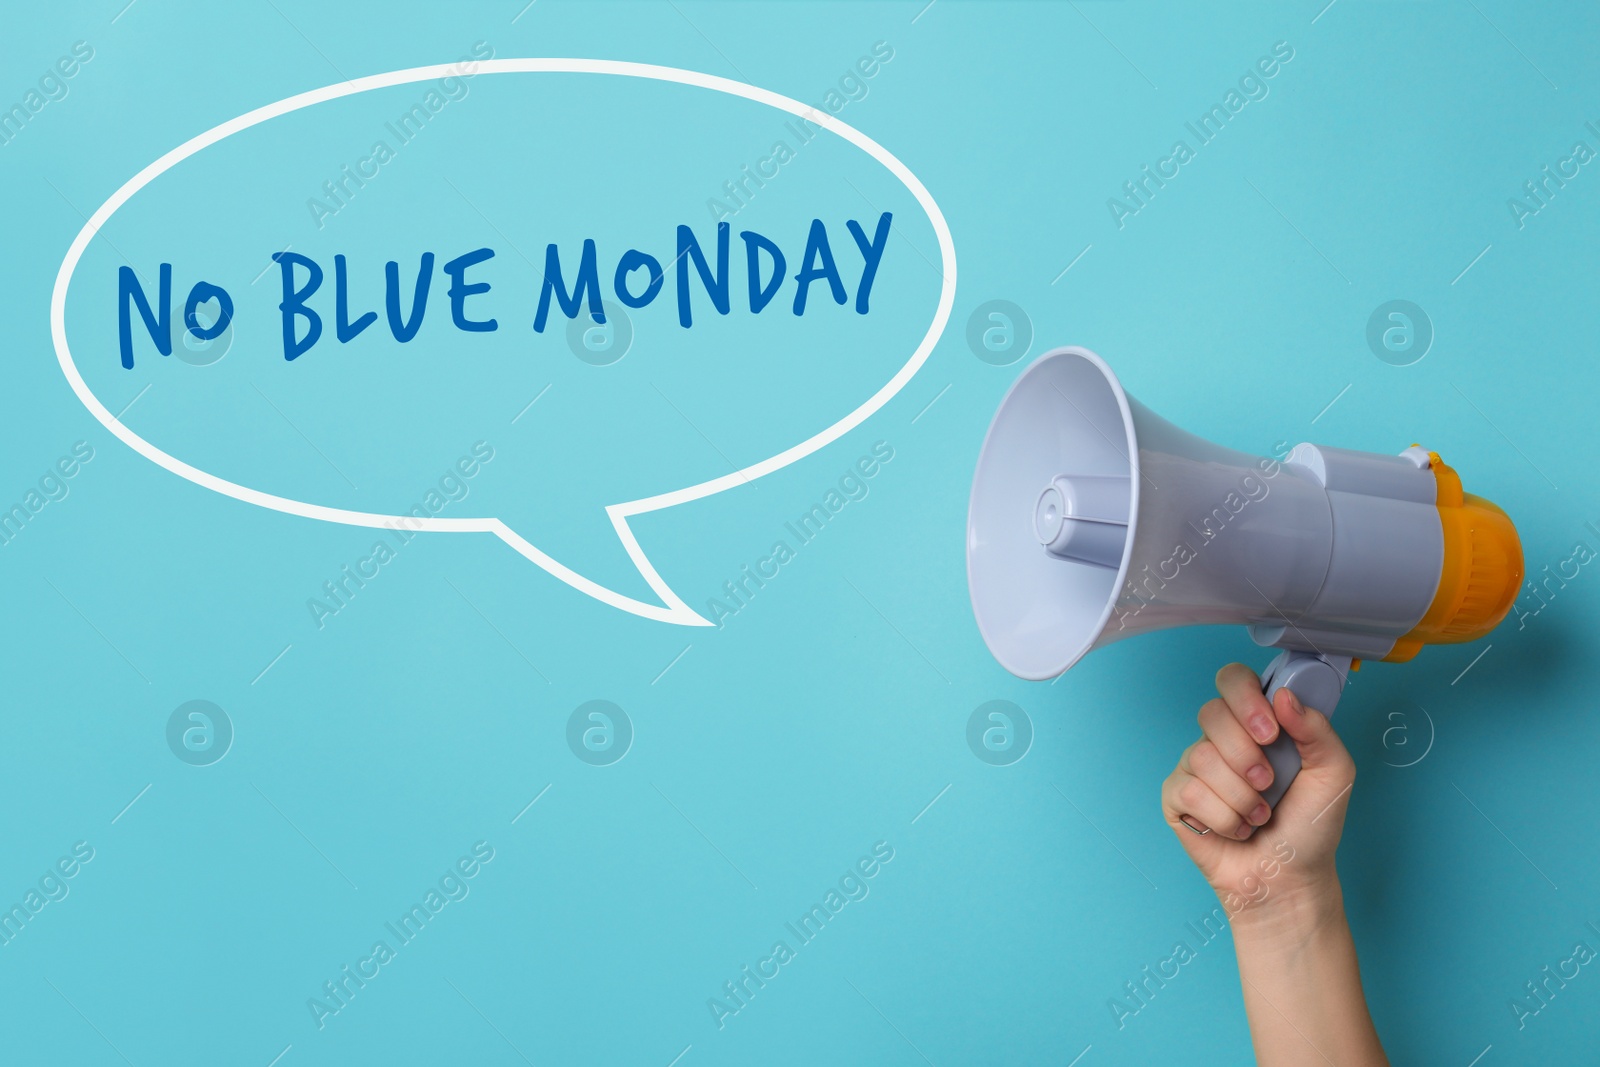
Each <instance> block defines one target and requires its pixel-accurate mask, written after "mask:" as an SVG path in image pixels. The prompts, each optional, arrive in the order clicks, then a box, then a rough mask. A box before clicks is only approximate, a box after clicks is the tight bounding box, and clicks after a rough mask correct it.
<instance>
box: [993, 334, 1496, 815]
mask: <svg viewBox="0 0 1600 1067" xmlns="http://www.w3.org/2000/svg"><path fill="white" fill-rule="evenodd" d="M967 581H968V585H969V589H970V592H971V595H972V610H973V614H974V615H976V617H977V621H978V629H979V630H980V631H981V632H982V633H983V639H984V641H985V642H986V643H987V644H988V646H989V649H990V651H991V652H993V653H994V656H995V658H996V659H998V660H999V661H1000V664H1001V665H1002V666H1004V667H1005V668H1006V669H1007V670H1009V671H1011V672H1012V673H1013V674H1016V675H1018V676H1020V677H1023V678H1029V679H1034V680H1043V679H1047V678H1054V677H1055V676H1057V675H1059V674H1060V673H1061V672H1063V671H1065V670H1066V669H1067V668H1069V667H1071V666H1072V665H1073V664H1074V663H1076V662H1078V660H1079V659H1080V658H1082V657H1083V655H1084V654H1085V653H1087V652H1089V651H1090V650H1091V649H1095V648H1100V647H1103V646H1105V645H1107V644H1110V643H1111V642H1112V641H1116V640H1120V639H1121V638H1124V637H1129V636H1132V635H1134V634H1140V633H1145V632H1148V631H1150V630H1160V629H1165V628H1167V627H1170V626H1187V625H1192V624H1200V623H1209V624H1217V623H1233V624H1238V625H1241V626H1247V627H1249V630H1250V636H1251V637H1252V638H1254V640H1255V641H1256V643H1257V644H1260V645H1263V646H1266V647H1271V648H1278V649H1282V650H1283V651H1281V652H1280V653H1279V655H1278V657H1277V658H1276V659H1274V660H1273V661H1272V663H1271V665H1269V666H1268V667H1267V669H1266V671H1265V673H1264V674H1263V675H1262V688H1263V690H1264V691H1265V692H1266V695H1267V698H1268V699H1269V700H1270V699H1271V698H1272V695H1273V694H1274V693H1275V692H1277V690H1278V689H1280V688H1282V687H1284V686H1288V687H1289V688H1290V689H1291V691H1293V693H1294V694H1295V695H1296V696H1297V697H1299V698H1300V700H1301V701H1302V702H1303V703H1304V704H1306V705H1307V706H1309V707H1313V708H1316V709H1317V710H1319V711H1321V712H1324V713H1326V714H1331V713H1332V712H1333V710H1334V707H1335V705H1337V703H1338V701H1339V696H1340V694H1341V693H1342V692H1343V690H1344V684H1345V678H1346V675H1347V673H1348V672H1349V671H1351V670H1353V669H1357V668H1359V666H1360V662H1361V660H1362V659H1382V660H1386V661H1389V662H1399V661H1403V660H1408V659H1410V658H1411V657H1412V656H1414V655H1416V653H1417V650H1418V649H1419V648H1421V646H1422V645H1424V644H1435V643H1443V642H1458V641H1471V640H1475V639H1476V638H1478V637H1481V636H1483V635H1484V634H1486V633H1488V632H1489V631H1490V630H1491V629H1493V628H1494V626H1495V625H1496V624H1497V623H1499V622H1500V620H1501V619H1503V618H1504V617H1505V615H1506V612H1507V611H1509V610H1510V608H1511V604H1512V602H1513V601H1514V600H1515V598H1516V595H1517V593H1518V591H1519V589H1520V588H1521V586H1522V545H1521V542H1520V541H1519V540H1518V537H1517V531H1516V528H1515V527H1514V526H1513V525H1512V523H1511V520H1510V519H1509V518H1508V517H1507V516H1506V514H1505V512H1503V511H1501V510H1500V509H1499V508H1498V507H1496V506H1495V505H1494V504H1491V503H1490V502H1489V501H1487V500H1483V499H1481V498H1479V497H1475V496H1472V495H1471V494H1466V493H1463V492H1462V491H1461V479H1460V478H1459V477H1457V475H1456V472H1455V471H1454V470H1452V469H1451V468H1450V467H1448V466H1446V465H1445V464H1444V463H1443V462H1441V461H1440V459H1439V457H1438V455H1437V454H1436V453H1431V452H1427V451H1425V450H1424V449H1422V448H1421V447H1420V446H1417V445H1413V446H1412V447H1410V448H1408V449H1406V450H1405V451H1404V452H1402V453H1400V454H1399V455H1397V456H1389V455H1381V454H1378V453H1372V452H1353V451H1349V450H1347V449H1341V448H1327V447H1323V446H1320V445H1312V444H1300V445H1296V446H1295V448H1294V449H1293V450H1292V451H1291V452H1290V453H1289V454H1288V456H1287V457H1286V458H1284V459H1283V460H1281V461H1279V460H1276V459H1272V458H1264V459H1263V458H1257V457H1254V456H1250V455H1247V454H1246V453H1243V452H1235V451H1233V450H1232V449H1228V448H1223V447H1221V446H1219V445H1215V444H1212V443H1211V442H1209V441H1207V440H1205V439H1203V438H1200V437H1196V436H1195V435H1193V434H1191V433H1187V432H1185V431H1183V430H1181V429H1179V428H1178V427H1176V426H1174V425H1172V424H1171V423H1170V422H1167V421H1166V420H1165V419H1163V418H1161V417H1160V416H1159V415H1156V414H1155V413H1154V412H1152V411H1150V409H1148V408H1146V407H1145V406H1144V405H1143V404H1140V403H1139V402H1138V401H1137V400H1135V399H1134V398H1133V397H1131V396H1129V395H1128V394H1127V393H1126V392H1125V391H1124V390H1123V388H1122V385H1121V383H1120V382H1118V381H1117V377H1116V375H1115V374H1113V373H1112V371H1111V368H1110V367H1108V366H1107V365H1106V363H1105V361H1104V360H1102V359H1101V358H1100V357H1099V356H1097V355H1095V354H1094V353H1093V352H1090V351H1089V350H1087V349H1084V348H1058V349H1056V350H1055V351H1053V352H1049V353H1047V354H1046V355H1044V356H1041V357H1040V358H1039V359H1038V360H1037V361H1036V362H1034V363H1033V364H1032V365H1031V366H1030V367H1028V369H1027V370H1026V371H1024V372H1023V374H1022V376H1021V377H1019V378H1018V379H1017V380H1016V382H1015V383H1014V384H1013V385H1012V386H1011V389H1010V391H1009V392H1007V393H1006V396H1005V399H1004V400H1002V401H1001V403H1000V408H999V410H998V411H997V412H996V413H995V417H994V421H993V422H992V423H991V424H990V426H989V433H988V436H987V437H986V438H985V439H984V442H983V451H982V453H981V454H980V455H979V457H978V467H977V472H976V474H975V475H974V477H973V480H972V499H971V504H970V507H969V510H968V517H967ZM1267 757H1268V762H1269V763H1271V765H1272V768H1273V772H1274V780H1273V783H1272V785H1271V786H1269V787H1268V788H1267V789H1266V790H1264V791H1263V797H1264V799H1266V801H1267V803H1269V804H1271V805H1273V806H1276V805H1277V802H1278V800H1279V799H1280V798H1281V797H1282V796H1283V793H1284V790H1286V789H1287V788H1288V787H1289V783H1290V782H1291V781H1292V780H1293V779H1294V776H1295V774H1297V773H1298V772H1299V770H1300V755H1299V752H1298V751H1297V750H1296V748H1295V746H1294V742H1293V741H1292V740H1291V739H1290V738H1289V737H1288V735H1287V734H1284V733H1281V732H1280V734H1279V736H1278V738H1277V740H1275V741H1274V742H1272V744H1271V745H1269V746H1267Z"/></svg>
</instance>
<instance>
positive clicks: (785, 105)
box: [50, 58, 956, 626]
mask: <svg viewBox="0 0 1600 1067" xmlns="http://www.w3.org/2000/svg"><path fill="white" fill-rule="evenodd" d="M456 73H458V68H457V65H456V64H450V63H439V64H433V65H430V66H424V67H411V68H408V69H406V70H397V71H390V72H388V73H385V74H374V75H370V76H368V77H364V78H357V79H355V80H354V81H344V82H340V83H338V84H335V85H328V86H324V87H323V88H320V89H313V90H311V91H309V92H305V93H300V94H298V95H295V96H291V97H287V98H285V99H283V100H279V101H276V102H275V103H271V104H267V105H265V106H263V107H259V108H256V109H255V110H254V111H249V112H246V113H245V114H243V115H240V116H238V117H237V118H233V119H230V120H228V121H227V122H224V123H221V124H220V125H217V126H215V127H213V128H211V129H210V130H207V131H206V132H204V133H202V134H200V135H198V136H196V137H193V138H191V139H190V140H188V141H185V142H184V143H183V144H181V145H179V146H178V147H177V148H174V149H173V150H171V151H170V152H168V153H167V154H166V155H164V156H162V157H161V158H159V159H157V160H156V161H155V162H153V163H151V164H150V165H149V166H147V167H145V168H144V169H143V170H141V171H139V173H137V174H135V175H134V176H133V177H132V178H130V179H129V180H128V181H127V182H125V183H124V184H123V185H122V186H121V187H120V188H119V189H117V191H116V192H115V193H113V194H112V195H111V197H110V198H109V199H107V200H106V202H105V203H103V204H101V205H100V207H99V208H97V209H96V210H95V212H94V214H92V215H91V216H90V217H89V220H88V221H87V222H86V223H85V224H84V226H83V228H82V229H81V230H79V231H78V234H77V236H76V237H75V238H73V241H72V244H71V246H70V247H69V248H68V249H67V254H66V256H65V258H63V259H62V261H61V266H60V268H59V269H58V271H57V272H56V281H55V287H54V289H53V290H52V292H51V297H50V334H51V339H52V341H53V343H54V345H55V351H56V358H57V360H58V362H59V363H60V365H61V371H62V373H63V374H64V375H66V378H67V382H68V384H69V385H71V386H72V390H73V392H74V393H76V394H77V397H78V400H79V401H80V402H81V403H82V404H83V406H84V407H85V408H87V409H88V410H89V413H90V414H92V415H93V416H94V417H95V418H96V419H98V420H99V421H100V423H101V424H102V425H103V426H105V427H106V429H108V430H110V431H111V432H112V433H113V434H114V435H116V437H118V438H119V439H120V440H121V441H122V442H123V443H124V444H126V445H127V446H128V447H129V448H131V449H133V450H134V451H135V452H137V453H139V454H140V455H142V456H144V457H145V458H146V459H148V460H149V461H150V462H152V463H154V464H156V465H157V466H159V467H162V468H164V469H166V470H168V471H171V472H172V473H173V474H176V475H178V476H179V477H180V478H185V479H187V480H189V481H191V482H194V483H195V484H196V485H199V486H203V487H204V488H206V489H210V490H211V491H213V492H216V493H221V494H222V495H224V496H229V497H232V498H234V499H235V500H241V501H243V502H245V503H247V504H254V505H256V506H257V507H263V508H270V509H272V510H274V511H281V512H285V513H287V514H290V515H298V516H301V517H303V518H308V519H318V520H321V521H323V522H334V523H341V524H344V525H349V526H366V527H372V528H391V527H392V524H394V523H396V522H399V521H404V522H405V523H406V524H407V528H408V529H412V530H422V531H433V532H438V533H489V534H493V535H494V536H496V537H498V538H499V539H500V540H502V541H504V542H505V543H506V544H507V545H510V546H511V548H513V549H514V550H516V551H517V552H518V553H519V554H520V555H522V556H524V557H525V558H527V559H528V560H530V561H531V562H533V563H535V564H537V565H538V566H539V567H541V568H542V569H544V570H545V571H547V572H549V573H550V574H551V575H553V576H554V577H556V578H558V579H560V580H561V581H563V582H565V583H566V584H567V585H569V586H571V587H572V588H574V589H576V590H578V591H579V592H581V593H584V594H585V595H587V596H590V597H593V598H594V599H596V600H598V601H600V602H601V603H603V604H607V605H609V606H611V607H614V608H617V609H619V610H622V611H626V612H628V613H630V614H633V615H637V616H640V617H641V618H646V619H652V620H655V621H657V622H666V623H674V624H677V625H682V626H710V625H712V623H711V622H710V621H709V620H707V619H705V618H703V617H702V616H701V615H700V614H699V613H698V612H696V611H695V610H694V609H693V608H691V607H689V605H688V604H687V603H685V602H684V601H683V599H682V598H681V597H679V596H678V595H677V594H676V593H675V592H673V591H672V589H671V588H670V587H669V586H668V585H667V583H666V582H665V581H664V580H663V579H662V578H661V576H660V574H659V573H657V571H656V568H655V565H654V564H653V563H651V561H650V559H649V558H648V557H647V556H646V555H645V552H644V550H643V548H641V547H640V545H639V542H638V539H637V538H636V537H635V536H634V533H633V531H632V529H631V528H630V526H629V519H631V518H632V517H633V516H636V515H644V514H648V513H649V512H653V511H661V510H664V509H666V508H671V507H675V506H677V505H679V504H686V503H688V502H690V501H692V500H699V499H701V498H702V497H707V496H711V495H713V494H716V493H720V492H723V491H724V490H726V489H731V488H733V487H734V486H737V485H744V484H746V483H749V482H753V481H754V480H755V479H757V478H760V477H762V476H763V475H767V474H771V473H772V472H773V471H776V470H779V469H781V468H783V467H786V466H788V465H789V464H791V463H794V462H796V461H798V460H801V459H803V458H805V457H806V456H808V455H810V454H811V453H813V452H815V451H817V450H818V449H820V448H822V447H823V446H825V445H827V444H830V443H831V442H833V441H835V440H837V439H838V438H840V437H841V436H843V435H844V434H846V433H848V432H850V431H851V430H852V429H854V428H855V427H857V426H859V425H861V423H863V422H864V421H866V419H868V418H869V417H871V416H872V415H873V414H874V413H875V412H876V411H877V410H878V409H879V408H881V407H883V406H884V405H885V404H886V403H888V402H889V400H890V399H891V398H892V397H894V396H895V394H897V393H898V392H900V390H901V389H903V388H904V387H905V385H906V383H907V382H909V381H910V380H911V378H912V377H913V376H914V375H915V374H916V373H917V371H919V370H920V369H921V368H922V365H923V364H924V363H925V362H927V359H928V357H929V355H931V354H932V352H933V347H934V345H935V344H936V343H937V342H938V340H939V337H940V335H941V334H942V333H943V332H944V328H945V325H946V323H947V322H948V320H949V317H950V310H951V307H952V306H953V305H954V302H955V287H956V257H955V243H954V240H953V239H952V237H951V234H950V227H949V225H948V224H947V223H946V221H945V218H944V215H943V213H942V212H941V211H940V210H939V206H938V204H937V203H935V202H934V199H933V196H932V195H931V194H930V193H929V192H928V190H927V188H926V187H925V186H924V185H923V184H922V182H921V181H920V180H918V178H917V177H916V175H915V174H913V173H912V172H911V170H910V169H909V168H908V167H906V165H905V164H904V163H902V162H901V161H900V160H899V159H898V158H896V157H895V156H894V155H893V154H892V153H891V152H889V150H888V149H886V148H884V147H883V146H882V145H880V144H878V143H877V142H876V141H874V140H873V139H872V138H870V137H868V136H867V135H866V134H864V133H862V132H861V131H860V130H857V129H855V128H854V127H852V126H849V125H847V124H846V123H843V122H841V121H839V120H838V119H837V118H835V117H834V116H833V115H830V114H827V113H825V112H819V111H817V110H816V109H815V108H813V107H812V106H810V105H807V104H802V103H801V102H799V101H798V100H793V99H791V98H789V97H786V96H782V95H780V94H778V93H774V92H771V91H770V90H767V89H762V88H758V87H756V86H754V85H748V84H746V83H744V82H738V81H733V80H731V79H728V78H721V77H717V76H715V75H711V74H703V73H701V72H699V71H692V70H683V69H680V68H676V67H665V66H658V65H655V64H649V63H634V62H628V61H622V60H601V59H547V58H515V59H489V60H483V61H481V62H480V63H479V64H478V69H477V74H478V75H486V74H539V73H553V74H607V75H613V76H618V77H627V78H641V79H647V80H655V81H662V82H675V83H678V84H682V85H689V86H695V87H698V88H702V89H710V90H713V91H715V92H719V93H725V94H728V95H731V96H736V97H742V98H744V99H747V100H752V101H755V102H756V103H760V104H765V105H767V106H768V107H772V108H775V109H777V110H779V111H785V112H788V113H790V114H793V115H797V116H799V117H801V118H803V119H805V120H807V121H808V122H811V123H813V124H815V125H817V126H819V127H821V128H822V129H824V130H826V131H828V132H829V133H832V134H834V135H836V136H838V137H841V138H843V139H844V140H845V141H847V142H849V143H850V144H853V145H854V146H856V147H857V148H859V149H861V150H862V151H863V152H865V153H866V154H867V155H868V156H870V157H871V158H872V159H874V160H875V161H877V162H878V163H880V164H882V165H883V167H884V168H885V169H887V170H888V171H889V172H890V174H892V175H893V176H894V177H895V178H896V179H897V180H898V181H899V182H900V183H901V184H902V185H904V186H905V188H906V189H907V190H908V191H909V192H910V193H911V195H912V196H913V197H914V198H915V199H916V201H917V203H918V205H919V206H920V207H921V208H922V210H923V212H924V213H925V214H926V216H927V218H928V221H929V223H930V224H931V226H932V228H933V231H934V234H935V236H936V238H937V240H938V243H939V256H940V264H941V266H940V276H941V281H940V290H939V299H938V304H937V307H936V309H935V312H934V316H933V321H932V322H931V323H930V324H929V326H928V330H927V332H926V333H925V334H924V335H923V338H922V340H921V342H920V343H919V344H918V345H917V347H916V349H915V350H914V351H913V352H912V354H911V356H910V358H909V359H907V360H906V362H905V363H904V364H903V365H902V366H901V367H900V369H899V370H897V371H896V372H895V374H894V376H893V377H892V378H890V379H889V381H888V382H886V383H885V384H884V385H883V386H882V387H880V388H879V389H878V390H877V392H875V393H873V394H872V396H870V397H869V398H867V400H865V401H864V402H863V403H861V404H860V405H859V406H858V407H856V408H855V409H854V410H853V411H851V412H850V413H849V414H847V415H845V416H844V417H843V418H841V419H839V420H838V421H837V422H834V423H833V424H832V425H830V426H828V427H827V428H825V429H823V430H821V431H819V432H818V433H816V434H813V435H812V436H810V437H808V438H806V439H805V440H803V441H801V442H800V443H799V444H796V445H794V446H792V447H790V448H787V449H784V450H783V451H781V452H778V453H777V454H775V455H772V456H769V457H767V458H766V459H763V460H761V461H759V462H757V463H753V464H751V465H749V466H747V467H744V468H742V469H739V470H736V471H733V472H731V473H729V474H726V475H723V476H721V477H717V478H712V479H710V480H707V481H703V482H699V483H697V484H694V485H689V486H686V487H684V488H681V489H674V490H671V491H669V492H664V493H658V494H656V495H654V496H648V497H643V498H639V499H635V500H627V501H623V502H620V503H615V504H608V505H605V513H606V516H607V517H608V518H609V520H610V522H611V525H612V527H613V529H614V530H615V532H616V536H617V539H618V541H619V542H620V543H621V545H622V547H623V549H624V550H625V551H626V552H627V554H628V557H629V559H630V560H631V561H632V562H633V565H634V566H635V567H636V568H637V569H638V572H639V575H640V576H641V577H642V578H643V579H644V580H645V582H646V583H648V585H649V586H650V588H651V590H652V591H653V592H654V593H655V594H656V596H658V597H660V599H661V603H660V604H652V603H649V602H647V601H642V600H638V599H635V598H634V597H630V596H627V595H625V594H622V593H619V592H617V591H616V590H614V589H610V588H608V587H606V586H603V585H601V584H600V583H598V582H595V581H593V580H592V579H590V578H587V577H585V576H584V575H582V574H579V573H578V572H576V571H575V570H573V569H572V568H570V567H568V566H566V565H565V564H563V563H561V562H560V561H558V560H556V559H555V558H553V557H552V556H550V555H549V554H548V553H546V552H544V551H543V550H541V549H540V548H538V547H537V546H536V545H534V544H533V543H531V542H530V541H528V540H527V539H526V538H524V537H523V536H522V535H521V534H519V533H517V532H516V531H515V530H513V529H512V528H511V527H510V526H508V525H507V524H506V523H505V522H503V521H502V520H501V519H499V518H494V517H461V518H443V517H437V516H429V517H423V518H419V517H414V516H399V515H392V514H378V513H373V512H365V511H354V510H349V509H344V508H335V507H328V506H325V505H321V504H313V503H310V502H307V501H302V500H294V499H290V498H288V497H283V496H278V495H275V494H272V493H266V492H262V491H261V490H258V489H252V488H250V487H248V486H244V485H239V484H237V483H235V482H231V481H228V480H227V479H225V478H221V477H218V476H217V475H214V474H211V473H209V472H207V471H203V470H200V469H199V468H197V467H194V466H192V465H190V464H188V463H185V462H184V461H183V460H180V459H178V458H177V457H175V456H173V455H171V454H169V453H167V452H165V451H163V450H162V449H160V448H158V447H156V446H155V445H153V444H151V443H150V442H149V441H147V440H145V439H144V438H143V437H141V436H140V435H139V434H137V433H135V432H134V431H133V430H131V429H130V428H128V427H127V426H126V425H124V424H123V423H122V422H121V420H119V419H118V418H117V417H116V416H115V415H113V414H112V413H111V411H110V410H109V409H108V408H107V407H106V406H105V405H104V404H103V403H101V402H100V399H99V398H98V397H96V396H95V394H94V393H93V391H92V390H91V389H90V388H89V386H88V384H87V383H86V382H85V381H84V378H83V375H82V374H81V373H80V371H79V369H78V367H77V364H76V363H75V362H74V360H73V355H72V351H71V348H70V347H69V345H68V343H67V333H66V303H67V290H68V287H69V285H70V283H71V281H72V276H73V272H74V271H75V270H76V269H77V266H78V262H79V260H80V259H81V258H82V256H83V254H84V251H85V250H86V249H87V248H88V246H89V242H90V241H91V240H93V239H94V237H95V235H96V234H97V233H99V232H100V229H101V227H102V226H104V225H105V224H106V222H107V221H108V220H109V219H110V218H111V217H112V215H113V214H115V213H116V212H117V210H118V209H120V208H121V207H122V206H123V205H124V204H126V203H127V202H128V200H129V199H130V198H132V196H133V195H134V194H135V193H137V192H138V191H139V190H140V189H142V188H143V187H144V186H146V185H147V184H149V183H150V182H151V181H152V180H154V179H155V178H157V177H158V176H160V175H161V174H163V173H165V172H166V171H168V170H170V169H171V168H172V167H174V166H176V165H177V164H178V163H180V162H182V161H183V160H185V159H187V158H189V157H190V156H192V155H194V154H195V153H197V152H199V151H201V150H202V149H204V148H207V147H209V146H211V145H214V144H216V143H217V142H219V141H221V140H223V139H224V138H227V137H230V136H232V135H233V134H236V133H239V132H240V131H242V130H247V129H249V128H251V127H253V126H256V125H258V124H260V123H263V122H266V121H267V120H269V119H272V118H276V117H278V116H281V115H286V114H289V113H291V112H294V111H298V110H300V109H302V108H307V107H310V106H312V105H313V104H319V103H323V102H326V101H329V100H336V99H339V98H340V97H345V96H351V95H354V94H357V93H363V92H370V91H372V90H376V89H384V88H388V87H391V86H397V85H407V84H411V83H414V82H423V81H431V80H434V79H439V78H444V77H449V76H451V75H454V74H456Z"/></svg>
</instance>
